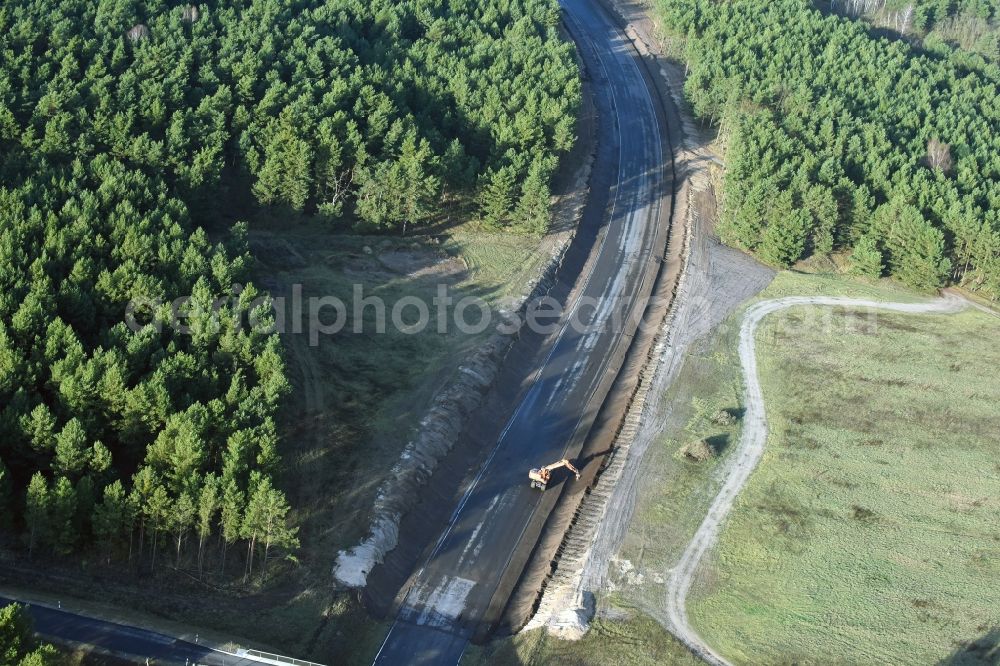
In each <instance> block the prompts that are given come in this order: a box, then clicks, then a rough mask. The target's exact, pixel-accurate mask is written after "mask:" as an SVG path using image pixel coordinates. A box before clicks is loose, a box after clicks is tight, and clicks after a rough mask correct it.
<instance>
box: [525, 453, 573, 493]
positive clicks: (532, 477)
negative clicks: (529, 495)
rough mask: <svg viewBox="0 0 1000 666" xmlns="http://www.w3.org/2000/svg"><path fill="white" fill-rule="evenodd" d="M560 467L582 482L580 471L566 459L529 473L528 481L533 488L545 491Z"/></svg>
mask: <svg viewBox="0 0 1000 666" xmlns="http://www.w3.org/2000/svg"><path fill="white" fill-rule="evenodd" d="M560 467H565V468H567V469H568V470H570V471H571V472H573V474H574V475H575V476H576V480H577V481H579V480H580V470H578V469H577V468H576V467H574V466H573V463H571V462H570V461H569V460H567V459H566V458H563V459H562V460H560V461H558V462H554V463H552V464H551V465H546V466H545V467H542V468H535V469H532V470H531V471H529V472H528V480H529V481H531V487H532V488H538V489H539V490H545V487H546V486H547V485H548V483H549V479H550V478H552V472H553V470H557V469H559V468H560Z"/></svg>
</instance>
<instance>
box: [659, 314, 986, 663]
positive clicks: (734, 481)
mask: <svg viewBox="0 0 1000 666" xmlns="http://www.w3.org/2000/svg"><path fill="white" fill-rule="evenodd" d="M804 305H821V306H833V307H838V306H839V307H846V308H869V309H875V310H889V311H894V312H902V313H907V314H951V313H955V312H958V311H960V310H963V309H965V308H966V307H969V302H968V301H966V300H965V299H963V298H961V297H959V296H956V295H953V294H945V295H944V296H943V297H941V298H939V299H937V300H934V301H931V302H929V303H928V302H924V303H884V302H880V301H871V300H864V299H856V298H840V297H823V296H788V297H785V298H777V299H771V300H767V301H761V302H760V303H756V304H754V305H752V306H751V307H750V308H749V309H747V311H746V313H745V314H744V315H743V323H742V325H741V326H740V337H739V356H740V366H741V367H742V371H743V384H744V394H745V404H744V408H745V409H746V412H745V414H744V417H743V429H742V432H741V433H740V440H739V442H738V444H737V446H736V451H735V453H734V454H733V457H732V458H731V459H730V461H729V462H728V463H727V466H726V469H725V471H724V473H723V479H724V480H723V484H722V488H721V490H720V491H719V494H718V495H716V497H715V499H714V500H713V501H712V505H711V507H710V508H709V510H708V515H706V516H705V519H704V520H703V521H702V523H701V525H700V526H699V527H698V530H697V532H695V535H694V537H693V538H692V539H691V541H690V543H688V545H687V548H685V550H684V553H683V554H682V555H681V558H680V560H679V561H678V563H677V565H676V566H675V567H674V568H673V569H672V570H671V571H670V572H668V573H669V574H670V575H669V580H668V584H667V597H666V612H667V621H668V623H669V628H670V631H671V632H672V633H673V634H674V635H675V636H677V638H679V639H680V640H681V641H683V642H684V644H685V645H687V646H688V648H689V649H690V650H691V651H692V652H694V653H695V654H696V655H698V656H699V657H701V658H702V659H704V660H705V661H706V662H708V663H709V664H714V665H718V666H722V665H726V666H728V664H729V662H728V661H726V659H725V658H724V657H723V656H722V655H720V654H719V653H717V652H716V651H714V650H713V649H712V648H711V646H709V645H708V643H707V642H706V641H705V640H704V639H703V638H702V637H701V636H699V635H698V633H697V632H696V631H695V630H694V629H693V628H692V627H691V625H690V624H689V622H688V616H687V610H686V607H685V603H686V601H687V595H688V592H689V591H690V589H691V584H692V582H693V580H694V576H695V574H696V573H697V571H698V567H699V565H700V564H701V560H702V558H703V557H704V555H705V553H706V552H707V551H708V550H709V548H711V547H712V546H713V545H714V544H715V541H716V539H717V537H718V534H719V527H720V525H721V524H722V522H723V521H724V520H725V518H726V516H727V515H728V514H729V511H730V509H732V507H733V502H734V501H735V500H736V497H737V495H739V493H740V491H741V490H742V489H743V486H744V485H746V482H747V480H748V479H749V478H750V474H751V473H752V472H753V470H754V468H755V467H756V466H757V463H758V462H759V461H760V457H761V455H762V454H763V453H764V445H765V443H766V441H767V418H766V414H765V410H764V396H763V392H762V390H761V386H760V378H759V376H758V373H757V352H756V348H755V344H754V338H755V336H756V333H757V327H758V326H759V324H760V323H761V321H763V319H764V318H765V317H767V316H768V315H769V314H773V313H775V312H778V311H780V310H785V309H787V308H791V307H797V306H804Z"/></svg>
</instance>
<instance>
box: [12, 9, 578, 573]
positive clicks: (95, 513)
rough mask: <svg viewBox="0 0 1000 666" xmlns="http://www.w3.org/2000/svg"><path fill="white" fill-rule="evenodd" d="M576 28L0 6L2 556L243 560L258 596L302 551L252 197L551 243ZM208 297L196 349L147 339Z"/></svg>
mask: <svg viewBox="0 0 1000 666" xmlns="http://www.w3.org/2000/svg"><path fill="white" fill-rule="evenodd" d="M558 18H559V14H558V7H557V4H556V2H555V1H554V0H450V1H449V2H447V3H442V2H437V1H435V0H374V1H368V0H364V1H363V0H283V1H279V0H228V1H219V2H205V3H199V4H197V5H189V4H184V5H181V4H177V3H174V2H168V1H165V0H148V1H143V0H102V1H101V2H91V1H89V0H12V1H10V2H4V3H3V5H2V7H0V505H2V510H0V520H2V521H3V524H2V525H0V529H2V530H3V533H4V534H6V535H8V538H6V539H5V545H6V546H7V547H8V548H15V549H19V550H20V551H21V552H23V553H24V554H25V555H27V556H30V557H34V558H38V557H63V558H66V559H68V556H69V555H70V554H73V555H74V558H73V559H74V560H76V559H79V554H80V553H81V552H84V553H90V554H91V555H99V558H97V557H95V558H90V559H93V560H97V559H99V560H100V561H102V562H107V563H111V564H112V565H114V566H119V565H121V564H124V563H128V564H129V566H131V567H132V568H133V569H134V570H147V571H148V570H162V569H163V568H164V567H167V566H185V567H187V568H188V569H190V568H193V567H195V566H196V567H197V569H198V571H199V572H201V571H202V570H206V569H208V568H209V566H211V567H212V570H213V571H219V570H221V569H223V568H225V567H226V561H227V559H226V558H227V553H228V559H229V562H230V564H229V569H228V570H227V571H228V572H231V573H230V575H235V576H240V575H242V576H243V578H244V579H250V577H251V576H253V575H255V574H256V573H257V572H258V571H261V570H263V568H264V567H265V566H266V565H267V561H268V559H273V558H274V556H275V554H276V553H279V554H280V553H284V552H287V551H289V550H291V549H294V547H295V546H296V543H297V535H296V528H295V526H294V525H291V524H289V522H288V519H287V515H288V511H289V506H288V503H287V501H286V499H285V496H284V494H283V493H282V492H281V491H280V490H279V487H280V479H279V478H278V476H279V474H278V473H279V453H280V443H279V436H278V431H277V428H276V425H275V416H276V413H277V410H278V409H279V407H280V405H281V401H282V399H283V397H284V396H285V395H286V394H287V393H288V391H289V384H288V381H287V379H286V376H285V370H284V365H283V358H282V349H281V344H280V341H279V338H278V336H277V335H275V334H270V333H266V332H263V330H262V329H261V328H260V327H258V328H253V327H250V326H248V325H246V324H247V322H248V320H249V318H250V315H251V314H252V313H256V314H257V315H260V314H261V312H265V308H264V306H263V305H261V304H262V303H265V304H266V301H262V300H261V299H262V298H264V297H265V296H266V295H263V294H261V293H260V292H259V291H258V290H257V289H255V288H254V287H253V286H252V285H248V284H247V276H248V269H249V267H250V265H251V262H252V257H251V256H250V255H249V253H248V250H247V243H246V230H247V227H246V225H244V224H242V223H239V224H236V225H234V226H233V227H232V228H231V229H228V228H225V225H224V224H221V223H220V222H219V219H218V218H220V213H221V212H223V211H224V210H225V209H226V208H227V207H229V206H231V205H233V204H234V197H237V196H241V195H240V193H244V195H245V196H246V197H249V198H252V199H253V200H254V201H252V202H246V201H239V202H238V204H239V207H242V208H245V207H246V206H247V205H253V206H268V207H274V208H275V209H276V210H278V211H279V212H280V211H287V212H288V213H289V214H293V213H294V214H304V215H309V216H314V217H315V218H316V223H317V224H326V225H329V228H330V230H331V233H334V232H336V231H337V230H338V229H349V228H353V229H356V228H363V229H367V230H372V229H385V230H391V231H393V232H394V233H401V232H405V230H406V228H407V227H411V228H412V226H414V225H420V224H422V223H425V222H427V221H429V220H431V219H432V218H433V217H434V216H435V215H436V214H437V213H438V212H439V202H440V201H441V200H442V198H444V197H448V196H460V197H464V198H465V199H467V200H469V201H478V202H479V204H480V206H481V210H482V217H483V219H484V221H485V222H486V223H488V224H490V225H493V226H495V227H504V228H508V227H509V228H513V229H515V230H517V229H521V230H527V231H530V232H539V231H543V230H544V229H545V226H546V224H547V220H548V210H547V208H548V200H549V190H548V188H549V181H550V179H551V175H552V173H553V171H554V169H555V167H556V164H557V161H558V156H559V154H560V153H561V152H562V151H565V150H566V149H568V148H569V147H570V146H571V145H572V143H573V141H574V136H573V123H574V117H575V112H576V108H577V106H578V104H579V100H580V86H579V78H578V72H577V71H576V66H575V63H574V61H573V52H572V48H571V46H570V45H568V44H566V43H565V42H564V41H563V40H562V39H561V38H560V37H559V35H558V34H557V22H558ZM206 225H208V226H209V228H211V229H212V230H213V231H212V233H213V237H212V239H210V237H209V235H208V234H207V233H206V232H205V231H204V230H203V227H205V226H206ZM220 226H221V227H222V230H220ZM234 284H241V285H244V286H243V288H242V290H234V289H233V285H234ZM186 295H190V296H191V299H190V301H189V302H188V303H187V304H186V305H185V306H183V308H182V313H181V314H183V315H184V316H185V318H186V324H187V325H188V326H189V328H190V332H181V331H178V330H175V329H174V327H172V326H170V325H169V323H170V320H171V313H170V311H169V307H160V308H158V309H154V310H153V311H151V312H144V313H142V314H141V316H140V322H141V323H143V324H144V327H142V328H141V330H139V331H138V332H135V331H134V330H133V328H135V327H129V326H127V325H126V323H125V320H126V316H125V315H126V304H127V303H129V302H132V301H135V300H139V301H147V302H149V301H154V300H155V299H164V300H165V301H166V302H168V303H169V302H170V301H171V300H172V299H174V298H176V297H178V296H186ZM254 308H257V309H256V310H255V309H254ZM213 310H215V312H213ZM264 318H265V320H266V317H264ZM237 544H239V547H238V548H236V546H237ZM234 563H236V564H234ZM241 567H242V568H241Z"/></svg>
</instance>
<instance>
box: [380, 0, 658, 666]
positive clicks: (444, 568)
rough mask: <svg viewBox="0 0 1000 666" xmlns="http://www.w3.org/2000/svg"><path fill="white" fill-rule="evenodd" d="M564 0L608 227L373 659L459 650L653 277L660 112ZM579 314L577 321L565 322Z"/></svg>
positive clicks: (571, 442) (571, 446) (622, 51)
mask: <svg viewBox="0 0 1000 666" xmlns="http://www.w3.org/2000/svg"><path fill="white" fill-rule="evenodd" d="M562 5H563V9H564V11H565V17H566V22H567V25H568V26H569V28H570V32H571V34H572V35H573V38H574V39H575V40H576V42H577V45H578V46H579V51H580V53H581V55H582V57H583V58H584V61H585V62H586V65H587V70H588V73H589V74H590V78H591V82H592V87H593V90H594V98H595V103H596V105H597V109H598V122H599V125H598V127H599V129H598V131H599V135H598V141H599V142H600V143H601V144H603V145H600V146H599V149H598V159H597V160H596V161H595V165H594V173H593V174H592V176H591V187H592V191H596V190H595V188H596V187H597V186H596V185H595V183H608V185H607V187H608V197H607V201H608V204H609V205H608V208H607V210H604V211H597V212H596V214H597V215H603V219H602V222H601V224H602V231H603V234H602V236H601V237H600V238H599V239H598V243H599V245H598V247H597V249H596V250H595V252H596V255H595V257H594V258H593V259H592V261H591V262H590V264H589V269H588V273H587V274H586V275H582V276H580V278H579V281H578V285H580V287H579V292H578V293H579V294H580V295H579V297H578V300H577V301H576V303H577V304H579V305H578V306H571V310H570V314H568V316H567V317H565V318H564V320H563V321H562V322H561V323H560V326H562V328H561V329H558V330H559V332H558V333H557V335H556V338H555V340H554V342H552V343H551V347H550V349H549V351H548V352H547V356H546V357H545V360H544V362H543V363H542V364H541V367H539V368H537V370H536V372H537V374H535V375H534V377H533V378H531V379H530V388H528V390H527V391H526V393H525V395H524V398H523V400H522V401H521V402H520V404H518V405H517V407H516V409H515V410H514V415H513V417H512V418H511V420H510V421H509V423H508V424H507V427H506V429H505V430H504V431H503V434H502V435H501V437H500V438H499V441H498V442H497V443H496V445H495V448H494V449H493V451H492V452H491V453H490V454H489V455H488V457H487V460H486V462H485V463H484V466H483V467H482V469H481V470H480V472H479V474H478V475H477V477H476V478H475V479H474V480H473V482H472V483H471V487H470V488H469V489H468V491H467V492H466V494H465V495H464V496H463V497H462V499H461V500H460V501H459V503H458V505H457V508H456V509H455V511H454V513H453V515H452V518H451V520H450V522H449V524H448V526H447V528H446V529H445V530H444V531H443V533H442V534H440V536H439V537H438V539H437V540H436V545H435V547H434V548H433V549H432V552H431V553H430V556H429V557H428V558H427V559H426V560H425V561H424V563H423V565H422V566H420V567H419V568H418V569H417V572H416V573H415V574H414V575H413V577H412V578H411V580H410V581H409V587H408V589H407V591H406V592H405V598H404V599H403V601H402V603H401V605H400V610H399V612H398V614H397V616H396V618H395V620H394V623H393V625H392V627H391V629H390V630H389V633H388V635H387V637H386V639H385V641H384V643H383V645H382V647H381V649H380V650H379V653H378V655H377V656H376V658H375V663H376V664H379V665H395V664H454V663H456V662H457V661H458V660H459V659H460V658H461V656H462V654H463V652H464V650H465V647H466V645H467V641H468V639H469V638H470V636H471V635H472V634H473V633H474V632H475V631H476V628H477V627H481V623H482V622H483V621H484V618H486V615H487V614H488V613H489V612H491V611H490V605H491V602H492V601H493V597H494V594H495V593H496V592H497V590H498V587H499V585H500V583H501V580H502V579H503V576H504V573H505V571H506V569H507V568H508V566H510V565H511V562H512V558H513V554H514V552H515V549H517V548H518V547H519V544H520V542H521V540H522V539H523V538H525V536H524V535H525V532H526V530H527V529H528V526H529V524H531V523H532V521H533V520H535V521H537V519H539V517H540V514H538V512H539V511H540V510H539V505H540V500H541V495H540V493H538V492H537V491H535V490H532V489H530V488H529V487H528V483H527V470H528V469H529V468H530V467H538V466H541V465H544V464H547V463H549V462H552V461H554V460H559V459H560V458H562V457H564V456H566V455H570V456H572V455H573V453H572V452H574V451H577V450H579V448H580V447H581V446H582V444H583V439H585V438H586V435H587V432H588V431H589V428H590V424H591V423H592V422H593V417H594V411H595V410H594V409H593V404H594V403H595V401H597V402H598V403H599V402H600V401H603V399H604V396H603V395H599V393H600V392H601V391H605V392H606V391H607V382H606V381H605V380H606V378H607V376H608V374H609V373H610V374H615V373H617V370H618V368H617V367H612V365H611V363H612V361H611V360H610V359H612V358H614V357H615V352H616V350H618V349H620V344H621V343H622V342H623V339H624V337H623V336H624V335H625V329H626V325H625V322H623V321H621V318H620V316H618V315H620V314H621V312H623V311H630V308H631V306H639V307H641V306H642V305H643V303H641V302H638V300H639V299H640V298H641V297H640V296H639V295H640V294H643V293H648V287H649V286H650V285H649V284H647V283H646V282H645V281H646V280H648V279H649V278H648V270H647V269H648V266H649V262H650V261H652V260H653V259H652V257H653V253H654V252H655V251H656V250H655V249H654V245H655V242H654V241H655V239H656V238H657V234H658V232H659V231H660V229H659V226H658V225H659V224H660V222H661V220H662V219H663V217H662V216H661V213H662V212H663V210H664V209H665V205H667V204H669V198H668V197H669V195H670V185H671V181H670V177H671V172H670V169H669V167H670V162H669V160H670V159H671V158H670V155H669V151H668V150H667V149H666V148H665V146H664V141H663V139H664V134H663V130H664V127H662V125H661V119H662V116H661V115H660V114H658V113H657V106H656V105H655V103H654V99H655V98H654V95H653V93H652V92H651V91H650V89H649V87H648V85H647V81H646V79H645V77H644V76H643V72H642V64H641V62H640V61H639V55H638V54H637V53H636V52H635V50H634V48H633V47H632V45H631V43H630V42H629V40H628V39H627V37H626V36H625V35H624V34H623V33H622V31H621V30H620V29H619V28H618V27H617V25H616V24H615V22H614V21H613V20H612V19H611V18H610V17H609V16H608V15H607V13H606V12H605V11H604V10H603V8H602V7H601V6H600V5H599V3H598V1H597V0H562ZM595 176H596V180H595ZM602 187H603V185H602ZM660 251H662V248H661V249H660ZM644 287H645V288H646V289H645V291H644ZM584 303H587V305H584ZM574 307H575V308H577V309H576V310H573V309H572V308H574ZM574 318H575V319H576V321H577V322H578V323H579V324H582V325H571V324H572V321H573V320H574ZM562 472H563V474H562V477H563V478H565V476H566V475H565V473H564V472H565V470H562ZM550 492H551V491H550ZM557 492H558V491H557ZM546 506H550V505H546ZM536 514H538V515H536ZM535 524H537V522H536V523H535ZM529 538H530V537H529Z"/></svg>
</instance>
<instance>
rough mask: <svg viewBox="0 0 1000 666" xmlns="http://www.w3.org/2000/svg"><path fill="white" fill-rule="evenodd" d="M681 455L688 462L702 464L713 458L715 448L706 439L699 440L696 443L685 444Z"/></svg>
mask: <svg viewBox="0 0 1000 666" xmlns="http://www.w3.org/2000/svg"><path fill="white" fill-rule="evenodd" d="M681 455H682V456H684V457H685V458H687V459H688V460H693V461H694V462H698V463H702V462H707V461H709V460H711V459H712V458H714V457H715V455H716V452H715V447H714V446H712V444H711V443H710V442H709V441H708V440H707V439H699V440H698V441H696V442H690V443H688V444H685V445H684V447H683V448H681Z"/></svg>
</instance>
